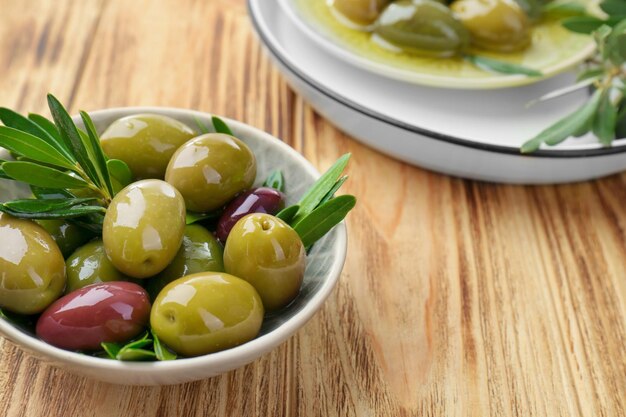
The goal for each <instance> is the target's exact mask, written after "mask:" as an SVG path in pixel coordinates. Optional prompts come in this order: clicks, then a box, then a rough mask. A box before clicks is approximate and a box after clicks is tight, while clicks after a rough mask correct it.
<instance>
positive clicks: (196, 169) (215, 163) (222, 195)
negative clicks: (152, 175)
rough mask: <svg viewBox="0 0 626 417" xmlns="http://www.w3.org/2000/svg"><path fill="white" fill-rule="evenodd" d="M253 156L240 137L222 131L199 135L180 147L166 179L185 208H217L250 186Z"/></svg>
mask: <svg viewBox="0 0 626 417" xmlns="http://www.w3.org/2000/svg"><path fill="white" fill-rule="evenodd" d="M255 177H256V159H255V158H254V154H253V153H252V151H251V150H250V148H249V147H248V146H247V145H246V144H245V143H243V142H242V141H241V140H239V139H237V138H235V137H233V136H229V135H225V134H222V133H208V134H206V135H202V136H198V137H197V138H195V139H192V140H190V141H189V142H187V143H185V144H184V145H183V146H181V147H180V148H179V149H178V150H177V151H176V153H175V154H174V156H172V160H171V161H170V163H169V165H168V166H167V172H166V173H165V180H166V181H167V182H169V183H170V184H172V185H173V186H174V187H176V188H177V189H178V190H179V191H180V193H181V194H182V195H183V197H184V198H185V204H186V205H187V209H188V210H191V211H197V212H201V213H203V212H207V211H212V210H215V209H218V208H220V207H222V206H223V205H224V204H226V203H228V202H229V201H230V200H232V199H233V198H234V197H235V196H236V195H237V194H239V193H241V192H242V191H244V190H246V189H248V188H250V187H251V186H252V184H253V183H254V179H255Z"/></svg>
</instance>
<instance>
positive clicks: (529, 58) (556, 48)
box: [278, 0, 595, 89]
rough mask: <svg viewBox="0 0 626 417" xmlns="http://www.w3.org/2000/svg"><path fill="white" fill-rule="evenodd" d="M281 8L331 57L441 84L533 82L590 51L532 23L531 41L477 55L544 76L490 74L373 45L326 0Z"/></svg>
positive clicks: (285, 2) (288, 2) (561, 32)
mask: <svg viewBox="0 0 626 417" xmlns="http://www.w3.org/2000/svg"><path fill="white" fill-rule="evenodd" d="M278 2H279V4H280V5H281V6H282V8H283V11H284V12H285V14H286V15H287V17H289V18H290V19H291V21H292V23H293V24H294V26H296V27H297V28H298V30H299V31H300V32H302V33H304V34H305V35H306V36H307V37H308V38H309V39H311V40H312V41H313V42H315V43H316V44H317V45H318V46H320V47H321V48H323V49H324V50H326V51H327V52H330V53H331V54H333V55H334V56H335V57H337V58H339V59H340V60H343V61H345V62H347V63H350V64H352V65H354V66H356V67H358V68H361V69H364V70H367V71H371V72H373V73H376V74H378V75H382V76H385V77H389V78H393V79H396V80H401V81H405V82H411V83H415V84H421V85H429V86H436V87H444V88H461V89H492V88H506V87H514V86H521V85H527V84H532V83H535V82H538V81H541V80H542V79H546V78H549V77H552V76H554V75H556V74H559V73H562V72H563V71H566V70H568V69H570V68H572V67H573V66H575V65H577V64H579V63H580V62H582V61H584V60H585V59H586V58H587V57H589V56H590V55H591V54H592V53H593V51H594V50H595V43H594V42H593V40H592V39H591V37H590V36H587V35H580V34H575V33H572V32H570V31H568V30H566V29H564V28H563V27H562V26H561V24H560V22H559V21H558V20H557V19H544V20H542V21H541V22H539V23H537V24H536V25H534V26H533V29H532V43H531V45H530V46H529V47H528V48H526V49H525V50H523V51H521V52H516V53H494V52H491V53H488V52H484V51H481V52H480V54H481V55H484V56H488V57H489V58H493V59H498V60H501V61H506V62H511V63H515V64H520V65H524V66H526V67H528V68H532V69H536V70H539V71H541V72H542V73H543V74H544V75H543V77H527V76H524V75H506V74H492V73H489V72H486V71H483V70H481V69H479V68H476V67H475V66H474V65H472V64H471V63H469V62H467V61H465V60H463V59H462V58H445V59H441V58H428V57H421V56H416V55H412V54H398V53H394V52H391V51H389V50H386V49H384V48H381V47H379V46H377V45H375V44H374V43H373V42H372V41H371V40H370V34H369V33H366V32H360V31H357V30H350V29H346V27H345V26H343V25H342V24H341V23H339V22H338V21H337V19H336V18H334V16H333V15H332V13H331V9H330V7H328V6H327V4H326V1H325V0H279V1H278Z"/></svg>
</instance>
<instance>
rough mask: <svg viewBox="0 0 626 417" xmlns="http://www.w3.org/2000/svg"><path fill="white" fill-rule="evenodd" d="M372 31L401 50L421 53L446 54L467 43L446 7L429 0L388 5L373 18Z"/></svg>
mask: <svg viewBox="0 0 626 417" xmlns="http://www.w3.org/2000/svg"><path fill="white" fill-rule="evenodd" d="M374 33H375V35H376V36H378V37H379V38H380V39H382V40H383V41H385V42H388V43H389V44H391V45H392V46H394V47H396V48H399V49H400V50H402V51H404V52H410V53H415V54H419V55H425V56H436V57H449V56H453V55H455V54H458V53H459V52H461V51H463V50H464V49H466V48H467V46H468V45H469V33H468V32H467V30H466V29H465V28H464V27H463V25H462V24H461V23H460V22H459V21H458V20H457V19H455V17H454V16H453V15H452V13H451V12H450V9H449V8H448V7H446V6H445V5H443V4H441V3H439V2H436V1H432V0H401V1H397V2H394V3H392V4H390V5H389V6H388V7H387V8H386V9H385V10H384V12H383V13H382V14H381V15H380V17H379V18H378V20H377V21H376V26H375V28H374ZM374 39H376V38H374ZM379 43H380V42H379Z"/></svg>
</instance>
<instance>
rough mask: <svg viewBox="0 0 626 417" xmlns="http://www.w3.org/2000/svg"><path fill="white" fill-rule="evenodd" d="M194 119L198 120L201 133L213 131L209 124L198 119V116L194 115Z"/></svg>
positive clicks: (197, 123)
mask: <svg viewBox="0 0 626 417" xmlns="http://www.w3.org/2000/svg"><path fill="white" fill-rule="evenodd" d="M194 120H195V122H196V125H197V126H198V130H200V133H202V134H207V133H211V131H210V130H209V128H208V127H207V125H205V124H204V123H203V122H202V120H200V119H198V118H197V117H194Z"/></svg>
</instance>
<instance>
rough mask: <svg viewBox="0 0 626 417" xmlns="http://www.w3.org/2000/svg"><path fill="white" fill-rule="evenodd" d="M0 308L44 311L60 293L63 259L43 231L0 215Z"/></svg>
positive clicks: (31, 311)
mask: <svg viewBox="0 0 626 417" xmlns="http://www.w3.org/2000/svg"><path fill="white" fill-rule="evenodd" d="M0 278H1V279H0V308H3V309H6V310H9V311H12V312H14V313H19V314H36V313H39V312H41V311H43V310H44V309H45V308H46V307H48V305H50V304H51V303H52V302H53V301H54V300H56V299H57V298H59V297H60V296H61V294H63V288H65V260H64V259H63V255H62V254H61V251H60V250H59V247H58V246H57V244H56V243H55V242H54V240H53V239H52V237H51V236H50V234H49V233H48V232H46V230H45V229H44V228H43V227H41V226H39V225H38V224H36V223H35V222H32V221H30V220H23V219H17V218H14V217H12V216H9V215H8V214H5V213H0Z"/></svg>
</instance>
